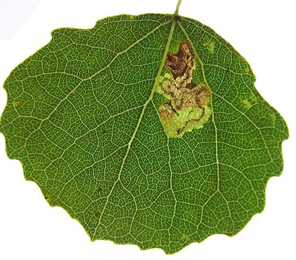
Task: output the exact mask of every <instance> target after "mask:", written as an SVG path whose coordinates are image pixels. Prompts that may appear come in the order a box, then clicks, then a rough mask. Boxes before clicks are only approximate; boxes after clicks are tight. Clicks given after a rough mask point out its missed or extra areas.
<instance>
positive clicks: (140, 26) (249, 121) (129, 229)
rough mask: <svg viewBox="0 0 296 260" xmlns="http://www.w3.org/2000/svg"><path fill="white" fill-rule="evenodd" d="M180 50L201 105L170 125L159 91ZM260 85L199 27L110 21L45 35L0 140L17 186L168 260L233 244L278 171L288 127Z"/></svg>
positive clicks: (94, 230)
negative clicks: (213, 244) (186, 251)
mask: <svg viewBox="0 0 296 260" xmlns="http://www.w3.org/2000/svg"><path fill="white" fill-rule="evenodd" d="M181 42H186V43H188V45H190V46H191V51H192V53H193V55H194V68H193V70H192V79H191V80H190V81H191V83H192V82H193V83H195V84H196V85H198V84H201V85H202V86H203V87H204V88H205V89H207V90H208V92H207V93H208V94H209V95H208V96H207V99H205V101H204V105H202V106H197V107H196V108H192V107H193V105H192V106H191V107H189V108H186V109H183V108H182V109H183V110H182V109H180V111H175V112H173V118H174V119H173V120H174V121H171V122H169V123H166V122H165V121H164V120H162V119H161V114H160V107H161V106H163V105H164V104H167V106H169V105H168V102H175V101H174V100H173V94H171V96H170V95H167V94H165V93H164V87H161V84H162V85H165V84H166V86H167V83H168V81H167V82H164V79H165V78H170V77H171V78H172V75H171V71H169V69H168V65H167V61H166V60H167V58H168V55H169V53H171V54H176V53H177V52H178V50H179V48H180V44H181ZM168 80H172V79H168ZM170 82H172V81H170ZM254 82H255V76H254V75H253V73H252V71H251V69H250V66H249V65H248V63H247V62H246V60H245V59H244V58H243V57H242V56H241V55H240V54H238V52H237V51H236V50H234V48H233V47H232V46H231V45H230V44H228V43H227V42H226V41H225V40H224V39H223V38H221V37H220V36H219V35H217V34H216V33H215V32H214V31H213V30H212V29H210V28H208V27H207V26H205V25H203V24H201V23H199V22H197V21H195V20H192V19H189V18H185V17H177V18H176V17H174V16H172V15H161V14H144V15H139V16H130V15H120V16H115V17H109V18H105V19H103V20H100V21H98V22H97V24H96V25H95V27H94V28H92V29H73V28H61V29H57V30H55V31H53V32H52V40H51V41H50V43H49V44H47V45H46V46H45V47H43V48H42V49H40V50H39V51H37V52H36V53H35V54H33V55H32V56H31V57H29V58H28V59H27V60H25V61H24V62H23V63H21V64H20V65H19V66H17V68H16V69H14V70H13V71H12V72H11V74H10V76H9V77H8V78H7V80H6V82H5V84H4V88H5V89H6V91H7V94H8V101H7V106H6V108H5V110H4V112H3V115H2V117H1V124H0V130H1V132H2V133H3V134H4V136H5V139H6V149H7V154H8V156H9V158H11V159H17V160H20V161H21V163H22V165H23V169H24V175H25V178H26V179H27V180H30V181H34V182H36V183H37V184H38V186H39V187H40V189H41V190H42V193H43V195H44V197H45V199H46V200H47V201H48V203H49V204H50V205H52V206H60V207H62V208H64V209H65V210H66V211H67V212H68V213H69V215H70V216H71V217H72V218H74V219H77V220H78V221H79V222H80V223H81V225H82V226H83V227H84V229H85V231H86V232H87V233H88V235H89V236H90V238H91V240H98V239H102V240H111V241H114V242H115V243H117V244H135V245H138V246H139V247H140V248H141V249H150V248H161V249H163V250H164V251H165V252H166V253H168V254H172V253H175V252H177V251H179V250H181V249H182V248H184V247H185V246H187V245H189V244H191V243H193V242H201V241H203V240H204V239H205V238H207V237H208V236H210V235H213V234H226V235H228V236H233V235H235V234H237V233H238V232H239V231H240V230H241V229H242V228H243V227H244V226H245V225H246V224H247V222H248V221H249V220H250V219H251V218H252V216H253V215H254V214H256V213H259V212H261V211H262V210H263V208H264V204H265V188H266V183H267V181H268V179H269V178H270V177H272V176H278V175H280V174H281V172H282V168H283V161H282V152H281V144H282V141H283V140H285V139H287V138H288V129H287V126H286V124H285V122H284V120H283V119H282V117H281V116H280V115H279V113H278V112H277V111H276V110H275V109H274V108H272V107H271V106H270V105H269V104H268V103H267V102H266V101H265V100H264V99H263V98H262V97H261V96H260V94H259V93H258V92H257V91H256V89H255V87H254ZM176 91H177V90H176ZM188 91H189V92H190V91H191V90H188ZM189 92H188V93H189ZM188 93H187V94H186V93H185V94H186V95H187V96H186V95H185V94H182V95H183V99H184V100H185V98H188V95H191V94H192V93H193V92H192V93H191V92H190V93H189V94H188ZM279 95H281V93H279ZM170 98H171V99H172V100H171V101H170ZM282 98H283V97H282ZM182 102H183V101H182ZM203 110H204V111H205V112H204V114H202V111H203ZM166 112H167V111H166ZM181 117H182V119H181ZM182 120H183V121H182ZM189 120H191V121H190V122H189ZM172 122H174V123H172ZM177 124H180V126H179V127H178V128H177V127H176V125H177ZM185 124H186V125H185ZM181 128H182V129H181ZM180 129H181V130H180ZM170 131H172V133H171V132H170ZM176 131H179V132H178V133H177V132H176Z"/></svg>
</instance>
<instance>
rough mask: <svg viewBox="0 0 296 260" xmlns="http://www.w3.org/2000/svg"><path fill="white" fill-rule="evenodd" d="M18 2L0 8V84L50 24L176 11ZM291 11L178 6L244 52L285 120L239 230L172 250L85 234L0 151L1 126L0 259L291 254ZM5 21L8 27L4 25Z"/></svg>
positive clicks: (161, 1)
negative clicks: (283, 137) (253, 208)
mask: <svg viewBox="0 0 296 260" xmlns="http://www.w3.org/2000/svg"><path fill="white" fill-rule="evenodd" d="M5 2H6V6H8V5H7V3H8V2H10V3H9V4H10V5H9V6H10V7H9V8H7V7H5ZM18 2H20V0H18V1H17V0H0V14H1V12H2V14H3V13H5V14H6V17H7V19H6V18H5V19H6V20H5V19H4V18H3V17H4V16H3V15H2V19H1V18H0V22H1V24H0V27H2V29H3V26H5V28H6V29H5V30H2V31H1V33H2V37H1V36H0V38H1V39H6V41H4V40H0V85H3V82H4V80H5V78H6V77H7V76H8V74H9V72H10V71H11V70H12V69H13V68H14V67H15V66H16V65H18V64H19V63H20V62H22V61H23V60H24V59H25V58H27V57H28V56H29V55H31V54H33V53H34V52H35V51H36V50H38V49H39V48H40V47H42V46H44V45H45V44H46V43H48V42H49V41H50V38H51V36H50V32H51V31H52V30H53V29H55V28H59V27H78V28H90V27H93V26H94V24H95V21H96V20H98V19H101V18H103V17H106V16H111V15H117V14H122V13H128V14H134V15H136V14H141V13H148V12H155V13H173V12H174V9H175V5H176V0H147V1H140V0H137V1H136V0H107V1H98V0H93V1H91V0H84V1H82V0H80V1H77V0H63V1H61V0H51V1H45V0H41V1H40V3H39V5H38V1H33V0H22V2H25V3H26V4H27V5H28V9H29V11H28V10H27V9H26V8H25V7H24V5H23V4H22V5H20V3H18ZM36 2H37V4H36ZM11 3H14V5H11ZM32 6H34V8H31V7H32ZM4 8H6V9H4ZM33 9H35V11H34V10H33ZM26 10H27V11H26ZM295 10H296V1H295V0H281V1H274V0H260V1H259V0H248V1H237V0H223V1H221V0H206V1H205V0H203V1H202V0H183V3H182V6H181V9H180V14H181V15H183V16H188V17H191V18H194V19H196V20H199V21H201V22H203V23H204V24H206V25H208V26H210V27H212V28H213V29H214V30H216V31H217V32H218V34H220V35H221V36H222V37H224V38H225V39H226V40H227V41H229V42H230V43H231V44H232V45H233V46H235V48H236V49H237V50H238V51H239V52H240V53H241V54H242V55H243V56H244V57H245V58H246V59H247V60H248V61H249V63H250V64H251V67H252V69H253V71H254V73H255V75H256V76H257V81H256V87H257V89H258V90H259V92H260V93H261V94H262V96H263V97H264V98H265V99H266V100H267V101H268V102H269V103H270V104H272V105H273V106H274V107H275V108H276V109H277V110H278V111H279V112H280V113H281V114H282V116H283V117H284V118H285V120H286V122H287V124H288V126H289V129H290V138H289V140H288V141H285V142H284V143H283V153H284V159H285V169H284V172H283V174H282V176H281V177H279V178H277V177H274V178H272V179H271V180H270V181H269V183H268V185H267V190H266V207H265V210H264V211H263V213H262V214H257V215H255V216H254V217H253V218H252V220H251V221H250V222H249V223H248V225H247V226H246V227H245V228H244V229H243V230H242V231H241V232H240V233H239V234H238V235H236V236H234V237H232V238H229V237H227V236H224V235H214V236H212V237H210V238H208V239H206V240H205V241H204V242H202V243H201V244H197V243H195V244H191V245H190V246H188V247H186V248H185V249H183V250H181V251H180V252H179V253H177V254H174V255H165V254H164V253H163V251H161V250H160V249H152V250H148V251H141V250H140V249H139V248H138V247H137V246H130V245H114V244H113V243H112V242H110V241H96V242H90V239H89V238H88V236H87V234H86V233H85V232H84V230H83V228H82V227H81V225H80V224H79V223H78V222H77V221H76V220H73V219H71V218H70V217H69V216H68V214H67V213H66V212H65V211H64V210H63V209H61V208H57V207H55V208H51V207H50V206H49V205H48V204H47V202H46V201H45V200H44V198H43V196H42V194H41V192H40V190H39V188H38V187H37V185H36V184H35V183H33V182H27V181H25V180H24V178H23V173H22V168H21V164H20V163H19V162H18V161H11V160H8V159H7V156H6V153H5V144H4V137H3V135H0V259H3V260H9V259H30V260H35V259H38V260H39V259H46V260H47V259H121V260H124V259H129V260H133V259H136V260H144V259H147V260H148V259H149V260H151V259H153V260H158V259H161V260H162V259H172V260H173V259H188V260H191V259H203V260H206V259H228V260H232V259H235V260H237V259H240V260H243V259H248V260H250V259H269V260H272V259H285V260H290V259H292V260H295V259H296V249H295V247H296V238H295V235H296V224H295V221H296V209H295V208H296V203H295V199H296V174H295V168H296V162H295V161H296V160H295V148H296V146H295V143H296V142H295V133H296V131H295V130H296V120H295V119H296V116H295V115H296V101H295V98H296V96H295V94H296V91H295V88H296V83H295V81H296V77H295V75H296V72H295V70H296V54H295V46H296V32H295V26H296V18H295ZM22 11H23V12H24V13H25V11H26V14H24V15H23V16H22V15H19V14H20V13H22ZM16 14H17V15H16ZM25 16H26V17H25ZM24 17H25V18H24ZM5 21H6V22H5ZM9 28H12V29H11V30H10V29H9ZM15 28H18V31H17V30H16V29H15ZM12 30H14V31H13V33H14V35H11V34H12V33H10V35H8V34H7V35H6V34H5V33H7V32H12ZM8 38H10V40H9V39H8ZM5 103H6V93H5V91H4V90H3V89H2V88H0V111H2V110H3V109H4V106H5Z"/></svg>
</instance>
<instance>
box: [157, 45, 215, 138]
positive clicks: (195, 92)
mask: <svg viewBox="0 0 296 260" xmlns="http://www.w3.org/2000/svg"><path fill="white" fill-rule="evenodd" d="M194 62H195V55H194V51H193V49H192V47H191V45H190V43H189V42H188V41H182V42H181V43H180V47H179V50H178V52H177V53H175V54H174V53H171V52H168V54H167V59H166V62H165V66H166V68H167V69H168V70H169V71H170V72H171V76H165V77H164V79H163V81H162V82H161V83H160V88H161V90H159V91H158V92H159V93H161V94H163V95H164V96H166V97H167V98H168V99H169V101H168V102H167V103H165V104H162V105H161V106H160V107H159V108H158V112H159V116H160V119H161V120H162V121H163V123H164V127H165V128H166V127H167V129H166V132H167V134H168V131H167V130H169V131H170V132H171V131H172V129H173V128H174V127H176V126H177V125H179V127H178V128H177V129H176V131H175V132H176V133H175V135H176V136H174V134H173V133H171V134H168V136H169V137H181V136H182V135H183V131H184V130H186V129H185V128H186V127H187V125H188V124H190V123H192V122H196V123H197V122H200V121H201V119H202V118H203V117H204V116H205V114H206V113H207V114H208V117H209V115H210V112H209V110H207V111H206V112H205V107H206V105H207V104H208V103H209V101H210V91H209V89H208V87H207V86H206V85H205V84H202V83H200V84H198V85H196V84H195V83H194V82H193V79H192V73H193V69H194ZM191 113H193V114H191ZM190 114H191V115H190ZM173 120H174V122H173ZM169 121H171V123H170V124H166V122H169ZM201 126H202V124H201V123H200V125H195V126H194V125H192V126H191V127H190V129H187V131H191V130H192V129H194V128H198V127H201ZM170 135H171V136H170Z"/></svg>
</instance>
